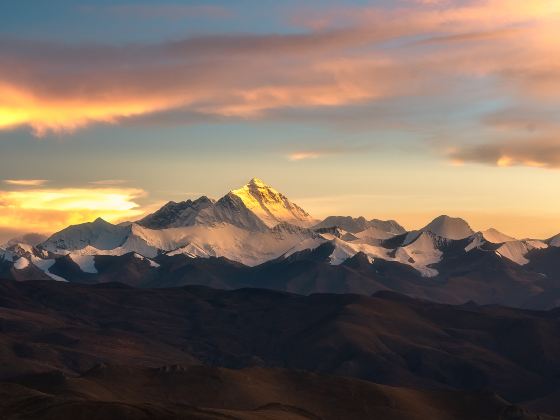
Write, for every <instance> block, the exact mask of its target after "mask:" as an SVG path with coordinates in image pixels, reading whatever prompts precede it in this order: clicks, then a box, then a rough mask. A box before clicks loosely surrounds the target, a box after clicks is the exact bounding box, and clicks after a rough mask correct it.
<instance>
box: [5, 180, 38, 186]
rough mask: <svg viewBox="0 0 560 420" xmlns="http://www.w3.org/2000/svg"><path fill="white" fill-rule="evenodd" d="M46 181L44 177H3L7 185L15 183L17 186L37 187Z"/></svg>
mask: <svg viewBox="0 0 560 420" xmlns="http://www.w3.org/2000/svg"><path fill="white" fill-rule="evenodd" d="M47 182H48V181H47V180H46V179H5V180H4V183H5V184H8V185H15V186H18V187H39V186H41V185H45V184H46V183H47Z"/></svg>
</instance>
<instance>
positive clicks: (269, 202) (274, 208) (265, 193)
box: [229, 178, 316, 227]
mask: <svg viewBox="0 0 560 420" xmlns="http://www.w3.org/2000/svg"><path fill="white" fill-rule="evenodd" d="M229 194H231V195H234V196H236V197H238V198H239V199H240V200H241V201H242V202H243V204H244V205H245V207H247V209H249V210H250V211H252V212H253V213H254V214H256V215H257V216H258V217H259V218H260V219H261V220H262V221H263V222H264V223H265V224H266V225H267V226H268V227H273V226H276V225H277V224H278V223H282V222H287V223H290V224H293V225H297V226H302V227H309V226H312V225H313V224H314V223H315V222H316V221H315V220H314V219H313V218H312V217H311V216H310V215H309V213H307V212H306V211H305V210H303V209H302V208H301V207H299V206H298V205H297V204H295V203H292V202H291V201H290V200H288V198H287V197H286V196H285V195H284V194H282V193H280V192H278V191H277V190H275V189H274V188H272V187H270V186H269V185H267V184H265V183H264V181H263V180H261V179H259V178H253V179H251V180H250V181H249V182H248V183H247V184H246V185H244V186H243V187H241V188H238V189H236V190H232V191H231V192H230V193H229Z"/></svg>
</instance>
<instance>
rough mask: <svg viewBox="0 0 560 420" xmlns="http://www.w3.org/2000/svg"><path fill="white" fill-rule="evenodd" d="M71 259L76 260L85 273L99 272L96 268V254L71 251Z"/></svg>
mask: <svg viewBox="0 0 560 420" xmlns="http://www.w3.org/2000/svg"><path fill="white" fill-rule="evenodd" d="M68 255H69V257H70V259H71V260H72V261H74V262H75V263H76V264H78V266H79V267H80V270H82V271H83V272H84V273H89V274H98V271H97V269H96V268H95V255H81V254H75V253H70V254H68Z"/></svg>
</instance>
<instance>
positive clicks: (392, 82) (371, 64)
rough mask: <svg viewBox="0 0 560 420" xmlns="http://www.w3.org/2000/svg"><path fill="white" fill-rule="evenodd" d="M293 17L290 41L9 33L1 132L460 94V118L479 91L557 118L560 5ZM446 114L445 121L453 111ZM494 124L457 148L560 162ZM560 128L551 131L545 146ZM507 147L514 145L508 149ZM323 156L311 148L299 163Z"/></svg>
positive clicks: (398, 120)
mask: <svg viewBox="0 0 560 420" xmlns="http://www.w3.org/2000/svg"><path fill="white" fill-rule="evenodd" d="M119 7H121V6H119ZM189 7H190V6H189ZM189 7H186V8H184V9H181V10H180V11H178V10H175V9H173V8H172V7H171V6H170V7H169V8H159V6H148V5H143V6H136V5H134V4H130V5H128V6H124V8H123V7H121V8H120V9H117V12H118V13H123V14H126V13H133V14H134V13H135V14H139V15H148V14H151V13H152V12H154V13H156V14H159V15H160V16H164V15H170V14H175V13H177V14H178V15H181V14H183V15H189V14H192V13H195V14H196V13H199V12H200V13H206V12H208V11H209V10H206V11H205V10H202V9H201V10H194V9H190V8H189ZM152 8H156V9H157V10H156V9H154V10H152ZM119 10H120V11H119ZM113 11H115V10H113ZM210 12H211V11H210ZM294 12H295V14H297V15H298V16H299V17H298V21H297V22H298V23H299V24H300V25H301V30H300V31H299V32H297V33H295V32H294V33H289V34H254V35H247V34H244V35H243V34H242V35H239V34H237V35H234V34H224V35H214V36H198V37H190V38H186V39H182V40H175V41H168V42H161V43H154V44H149V43H144V44H129V45H94V44H80V45H71V44H59V43H48V42H41V41H29V40H27V41H23V40H14V39H6V38H5V39H3V40H2V41H0V130H1V129H13V128H14V127H20V126H27V127H31V129H32V130H33V131H34V132H35V133H36V134H37V135H43V134H45V133H48V132H51V131H54V132H65V131H73V130H78V129H80V128H82V127H85V126H87V125H89V124H95V123H107V124H118V123H122V122H125V123H127V124H135V123H146V122H148V123H150V124H177V123H183V122H187V123H196V122H204V121H224V120H225V121H230V120H249V121H259V120H263V119H268V118H284V119H293V120H295V121H298V122H299V121H302V120H303V119H305V118H311V119H314V120H315V121H319V120H322V121H324V120H327V119H328V120H331V121H332V122H334V121H342V122H343V123H344V122H345V121H347V122H348V124H353V123H354V121H353V120H352V116H348V115H344V114H343V113H337V112H334V111H333V110H340V109H349V108H354V109H358V108H359V109H363V110H373V109H374V105H375V106H377V107H378V109H380V108H381V109H382V108H383V107H384V106H385V105H386V104H388V103H396V102H397V101H398V100H401V102H402V103H421V104H423V107H424V108H430V107H431V109H435V108H434V107H435V106H436V105H434V104H436V103H439V102H438V101H439V100H440V98H456V99H457V102H458V103H459V104H458V105H456V107H457V109H456V111H457V113H458V114H460V111H463V115H464V114H466V113H467V111H470V110H471V109H473V107H474V106H473V104H471V103H460V102H459V101H460V98H461V97H462V96H463V95H464V92H465V90H467V89H468V88H471V87H473V86H476V88H477V89H478V90H480V92H483V93H479V95H480V96H479V97H482V95H483V94H484V95H487V97H486V98H484V99H488V98H490V100H491V101H492V103H507V104H508V106H511V107H516V106H517V107H518V106H520V104H537V103H538V104H541V105H539V106H540V107H541V108H547V109H548V110H556V109H558V105H560V62H558V61H557V60H554V59H551V57H558V56H560V2H556V1H549V0H534V1H530V2H528V1H525V0H523V1H522V0H476V1H474V0H473V1H451V0H449V1H422V0H420V1H402V2H394V3H392V5H391V6H387V7H349V6H346V7H342V8H334V9H331V10H328V9H327V10H325V9H324V8H323V9H321V11H317V12H314V11H311V12H302V11H300V10H296V11H294ZM211 13H212V12H211ZM475 90H476V89H475ZM490 100H487V101H486V103H489V102H490ZM440 102H441V101H440ZM475 105H476V104H475ZM528 106H531V105H528ZM460 107H463V108H462V109H460ZM407 111H408V109H407V108H406V106H401V108H395V109H394V112H392V115H391V118H390V119H391V121H390V124H392V125H393V126H394V127H397V128H399V126H400V127H401V128H402V127H403V126H407V124H409V123H410V120H411V117H410V114H409V113H407ZM376 112H377V111H376ZM443 112H445V113H446V116H447V112H451V110H448V108H444V109H443ZM553 112H554V111H546V112H544V111H543V113H541V117H542V119H544V120H541V121H539V127H544V126H545V125H547V123H548V121H551V120H552V119H553V118H554V115H556V114H553ZM547 113H548V114H547ZM432 114H435V112H433V113H432ZM321 116H323V118H322V119H321ZM325 116H326V117H325ZM425 118H426V119H425V121H422V124H423V125H422V126H420V124H416V125H415V126H414V128H415V130H416V133H421V134H418V136H419V137H429V136H433V135H436V134H438V133H437V132H436V130H437V128H434V127H437V126H439V125H441V124H437V123H439V122H440V121H441V119H442V118H443V117H441V112H438V116H437V117H435V116H433V115H432V116H430V115H426V117H425ZM429 118H432V120H431V121H430V120H429ZM437 118H440V120H437ZM365 121H370V124H385V125H387V124H388V123H387V122H385V121H382V119H381V118H379V117H378V116H377V115H374V114H371V116H370V115H368V114H365V115H362V116H361V117H360V124H363V123H364V122H365ZM489 122H491V119H488V120H486V121H485V120H484V118H482V124H481V125H482V126H483V127H477V128H478V129H479V130H489V131H487V132H482V131H481V133H479V134H485V135H484V136H482V137H484V138H485V139H486V141H487V142H488V143H489V144H488V145H487V150H485V151H484V153H482V152H480V151H479V152H477V151H476V150H474V149H473V148H472V147H470V148H469V147H466V146H464V145H462V144H459V143H460V142H459V141H457V142H456V143H457V144H454V146H456V148H457V149H460V150H461V151H462V153H461V154H462V155H465V156H464V159H462V160H461V161H465V162H469V161H475V160H477V161H478V160H480V158H478V159H474V158H469V156H475V155H476V156H479V155H480V156H482V155H492V156H493V157H492V159H494V158H495V155H496V154H497V151H500V150H505V149H506V148H507V149H508V150H507V151H508V154H507V156H508V157H509V158H511V159H512V162H515V163H509V164H526V163H528V162H529V163H531V162H532V163H534V162H542V163H545V164H546V166H548V167H555V165H553V164H552V163H550V162H548V161H550V160H551V159H548V160H546V159H544V157H542V156H540V154H539V153H536V154H538V155H539V156H534V157H535V158H539V159H533V158H530V159H529V158H527V159H525V158H524V155H527V154H528V152H529V150H528V147H521V146H520V145H517V143H515V142H521V143H522V142H523V141H524V140H523V139H518V138H517V137H511V138H513V139H515V141H514V140H507V139H504V136H503V135H501V134H499V133H496V132H495V131H494V130H496V129H498V128H499V127H498V125H497V124H494V125H493V126H492V127H491V125H492V124H489ZM526 126H527V127H531V125H530V124H529V125H526ZM502 128H503V125H502ZM558 133H560V131H552V129H549V132H547V133H541V137H543V138H544V137H546V138H549V137H550V138H554V137H555V136H556V134H558ZM509 141H514V144H512V145H511V146H509V147H506V146H507V143H508V142H509ZM526 144H530V143H526ZM521 149H523V151H524V152H523V153H521ZM525 149H527V150H525ZM477 150H478V149H477ZM514 152H515V153H514ZM314 153H315V154H314ZM316 155H317V153H316V152H313V151H305V150H303V151H299V155H298V154H296V153H295V152H294V156H293V157H295V160H297V159H298V158H299V160H302V159H312V158H316V157H317V156H316ZM522 155H523V156H522ZM492 159H490V160H492ZM498 159H499V157H498ZM488 160H489V159H486V161H488ZM459 161H460V156H458V157H457V159H456V162H459ZM502 162H506V163H507V162H509V161H507V160H506V161H502Z"/></svg>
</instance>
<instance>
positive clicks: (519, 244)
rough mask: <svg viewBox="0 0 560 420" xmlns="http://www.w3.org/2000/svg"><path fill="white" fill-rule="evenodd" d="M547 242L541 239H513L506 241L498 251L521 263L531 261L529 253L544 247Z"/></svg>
mask: <svg viewBox="0 0 560 420" xmlns="http://www.w3.org/2000/svg"><path fill="white" fill-rule="evenodd" d="M546 247H548V245H547V244H545V243H544V242H541V241H511V242H505V243H504V244H503V245H502V246H501V247H500V248H498V250H497V251H496V253H497V254H498V255H500V256H502V257H505V258H507V259H508V260H511V261H513V262H514V263H516V264H519V265H526V264H528V263H529V260H528V259H527V254H529V252H530V251H532V250H533V249H544V248H546Z"/></svg>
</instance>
